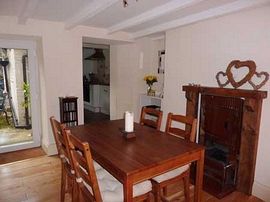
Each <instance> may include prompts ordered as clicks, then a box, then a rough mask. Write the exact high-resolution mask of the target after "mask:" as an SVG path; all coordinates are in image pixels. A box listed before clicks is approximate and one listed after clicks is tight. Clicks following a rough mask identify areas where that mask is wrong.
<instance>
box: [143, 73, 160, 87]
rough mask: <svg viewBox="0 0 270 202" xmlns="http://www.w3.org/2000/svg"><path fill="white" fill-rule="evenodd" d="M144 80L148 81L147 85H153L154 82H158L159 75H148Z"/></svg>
mask: <svg viewBox="0 0 270 202" xmlns="http://www.w3.org/2000/svg"><path fill="white" fill-rule="evenodd" d="M143 80H145V81H146V84H147V85H153V83H155V82H157V77H156V76H154V75H146V76H145V77H144V78H143Z"/></svg>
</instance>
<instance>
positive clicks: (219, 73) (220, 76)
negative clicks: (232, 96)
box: [216, 71, 230, 88]
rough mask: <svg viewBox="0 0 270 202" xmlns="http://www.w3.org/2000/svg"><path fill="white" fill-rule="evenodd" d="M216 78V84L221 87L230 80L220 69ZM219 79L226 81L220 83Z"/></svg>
mask: <svg viewBox="0 0 270 202" xmlns="http://www.w3.org/2000/svg"><path fill="white" fill-rule="evenodd" d="M216 79H217V82H218V86H219V87H221V88H223V87H225V86H227V85H228V84H229V83H230V81H229V80H228V78H227V75H226V73H225V72H222V71H220V72H218V73H217V75H216ZM221 79H223V80H224V79H226V81H225V82H223V83H222V82H221V81H220V80H221Z"/></svg>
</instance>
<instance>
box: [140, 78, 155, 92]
mask: <svg viewBox="0 0 270 202" xmlns="http://www.w3.org/2000/svg"><path fill="white" fill-rule="evenodd" d="M143 80H145V81H146V84H147V85H148V88H147V95H151V96H155V91H154V90H153V89H152V85H153V83H155V82H157V77H156V76H154V75H146V76H145V77H144V78H143Z"/></svg>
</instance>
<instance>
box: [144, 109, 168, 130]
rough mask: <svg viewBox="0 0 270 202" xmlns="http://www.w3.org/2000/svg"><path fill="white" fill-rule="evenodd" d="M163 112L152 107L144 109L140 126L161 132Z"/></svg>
mask: <svg viewBox="0 0 270 202" xmlns="http://www.w3.org/2000/svg"><path fill="white" fill-rule="evenodd" d="M162 115H163V112H162V111H161V110H157V109H154V108H150V107H142V111H141V118H140V124H141V125H146V126H150V127H152V128H155V129H157V130H160V126H161V120H162Z"/></svg>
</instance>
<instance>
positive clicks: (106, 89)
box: [99, 85, 110, 114]
mask: <svg viewBox="0 0 270 202" xmlns="http://www.w3.org/2000/svg"><path fill="white" fill-rule="evenodd" d="M99 92H100V94H99V101H100V105H99V106H100V112H102V113H104V114H110V86H105V85H101V86H100V88H99Z"/></svg>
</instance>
